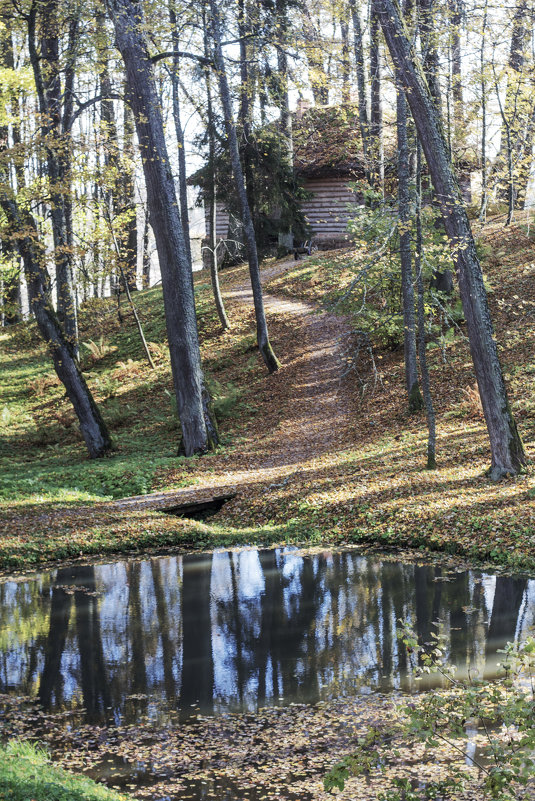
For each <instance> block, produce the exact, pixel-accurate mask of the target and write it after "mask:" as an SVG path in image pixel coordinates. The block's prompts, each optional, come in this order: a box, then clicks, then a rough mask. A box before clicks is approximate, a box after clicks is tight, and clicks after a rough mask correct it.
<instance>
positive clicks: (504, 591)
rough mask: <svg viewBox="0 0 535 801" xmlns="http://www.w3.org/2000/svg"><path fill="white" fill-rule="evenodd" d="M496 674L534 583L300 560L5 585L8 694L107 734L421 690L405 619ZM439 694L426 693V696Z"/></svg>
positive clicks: (464, 665) (283, 554)
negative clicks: (119, 728) (405, 638)
mask: <svg viewBox="0 0 535 801" xmlns="http://www.w3.org/2000/svg"><path fill="white" fill-rule="evenodd" d="M400 619H404V620H406V621H408V622H409V623H411V625H412V626H413V627H414V629H415V630H416V632H417V633H418V636H419V638H420V639H421V641H422V642H428V641H430V640H431V638H432V636H433V634H434V633H440V634H441V635H442V636H443V637H444V638H445V643H446V647H447V650H448V652H449V657H450V659H451V661H452V662H454V663H455V664H456V665H457V666H458V668H459V671H460V673H461V674H463V673H466V672H467V671H468V670H469V669H470V670H476V671H478V672H479V673H480V674H481V675H486V676H493V675H494V674H495V672H496V666H497V663H498V662H499V659H500V654H499V653H498V650H499V649H500V648H502V647H503V646H504V644H505V643H506V642H507V641H509V640H514V639H515V638H518V637H521V636H522V635H523V634H526V633H527V632H528V630H529V629H530V627H532V626H533V623H534V619H535V581H534V580H530V579H528V578H526V577H520V576H519V577H511V576H503V575H497V576H494V575H491V574H489V573H484V572H481V571H479V570H468V571H456V570H452V569H446V568H444V567H439V566H436V565H430V564H414V563H402V562H393V561H389V560H387V559H381V558H380V557H378V556H363V555H362V554H360V553H359V552H357V551H351V550H349V551H345V552H343V551H342V552H330V551H325V552H316V553H308V554H307V553H306V552H305V553H301V552H300V551H298V550H295V549H290V548H282V549H273V550H257V549H241V550H232V551H216V552H213V553H206V554H192V555H173V556H163V557H158V558H147V559H143V560H140V559H130V560H125V561H114V562H112V563H110V564H85V565H84V564H80V565H74V566H66V567H61V568H58V569H55V570H52V571H48V572H43V573H40V574H36V575H35V576H33V577H31V578H24V579H21V580H11V579H9V578H8V579H5V580H3V581H1V582H0V693H2V694H7V695H13V694H15V695H26V696H32V697H34V698H36V699H37V700H38V702H39V704H40V705H41V706H42V707H43V708H44V709H45V710H46V711H48V712H53V713H54V712H56V713H57V712H68V711H78V712H79V715H80V719H81V720H83V721H84V722H86V723H88V722H90V723H98V724H103V725H107V726H110V725H112V726H113V725H115V726H116V725H119V724H121V725H125V724H134V723H136V722H138V721H139V720H141V719H143V720H145V721H147V720H148V721H150V722H152V723H158V724H161V725H165V723H166V722H168V721H169V720H177V719H179V720H181V721H187V720H188V719H189V718H191V717H193V716H195V715H197V714H198V713H199V712H200V713H201V714H202V715H216V716H217V715H221V714H223V713H228V712H236V711H242V712H255V711H256V710H257V709H258V708H260V707H266V706H284V705H288V704H290V703H304V704H315V703H316V702H318V701H320V700H335V699H340V698H342V697H347V696H352V695H361V694H373V693H376V692H380V693H389V692H391V691H407V692H412V691H415V690H418V689H420V688H421V683H420V682H417V681H415V678H414V669H415V663H414V657H413V656H412V655H411V654H407V652H406V650H405V649H404V648H403V647H401V646H400V643H399V641H398V638H397V636H396V634H397V631H398V630H399V620H400ZM427 686H429V684H428V685H427Z"/></svg>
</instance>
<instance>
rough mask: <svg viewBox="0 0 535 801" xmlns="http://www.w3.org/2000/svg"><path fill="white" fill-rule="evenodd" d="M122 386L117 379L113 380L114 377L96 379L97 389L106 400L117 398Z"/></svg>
mask: <svg viewBox="0 0 535 801" xmlns="http://www.w3.org/2000/svg"><path fill="white" fill-rule="evenodd" d="M120 386H121V384H120V382H119V381H118V380H117V379H116V378H113V376H104V377H103V378H96V379H95V387H96V389H97V391H98V392H99V393H100V394H101V395H102V397H103V398H104V400H108V398H115V397H116V396H117V393H118V391H119V387H120Z"/></svg>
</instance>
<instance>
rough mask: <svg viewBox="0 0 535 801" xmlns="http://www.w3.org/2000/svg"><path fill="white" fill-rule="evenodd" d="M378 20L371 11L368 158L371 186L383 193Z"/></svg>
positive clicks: (383, 174)
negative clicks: (369, 160) (369, 157)
mask: <svg viewBox="0 0 535 801" xmlns="http://www.w3.org/2000/svg"><path fill="white" fill-rule="evenodd" d="M379 34H380V27H379V19H378V17H377V15H376V14H375V12H374V11H373V9H372V15H371V23H370V78H371V93H370V136H369V142H370V156H371V178H372V184H373V185H374V186H375V187H376V188H377V189H380V190H381V192H384V184H385V164H384V142H383V107H382V99H381V95H382V93H381V49H380V35H379Z"/></svg>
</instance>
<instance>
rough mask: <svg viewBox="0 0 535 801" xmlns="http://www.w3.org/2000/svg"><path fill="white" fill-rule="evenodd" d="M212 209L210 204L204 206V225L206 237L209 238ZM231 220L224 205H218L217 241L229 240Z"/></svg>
mask: <svg viewBox="0 0 535 801" xmlns="http://www.w3.org/2000/svg"><path fill="white" fill-rule="evenodd" d="M209 212H210V209H209V206H208V204H205V206H204V223H205V226H206V236H208V231H209V230H210V220H209V219H208V215H209ZM229 218H230V215H229V213H228V211H226V209H225V207H224V205H223V203H219V202H218V203H217V210H216V224H215V229H216V230H215V232H216V238H217V239H228V225H229Z"/></svg>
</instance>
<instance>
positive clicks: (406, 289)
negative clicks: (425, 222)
mask: <svg viewBox="0 0 535 801" xmlns="http://www.w3.org/2000/svg"><path fill="white" fill-rule="evenodd" d="M398 83H399V81H398ZM396 127H397V138H398V204H399V212H398V213H399V223H398V229H399V255H400V261H401V291H402V295H403V341H404V351H405V385H406V388H407V396H408V401H409V411H410V412H416V411H418V410H419V409H421V408H422V405H423V401H422V396H421V394H420V387H419V386H418V364H417V361H416V326H415V320H414V286H413V275H412V247H411V227H410V220H411V208H410V189H409V178H410V173H409V143H408V138H407V101H406V100H405V95H404V93H403V89H402V87H401V86H400V85H398V88H397V117H396Z"/></svg>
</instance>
